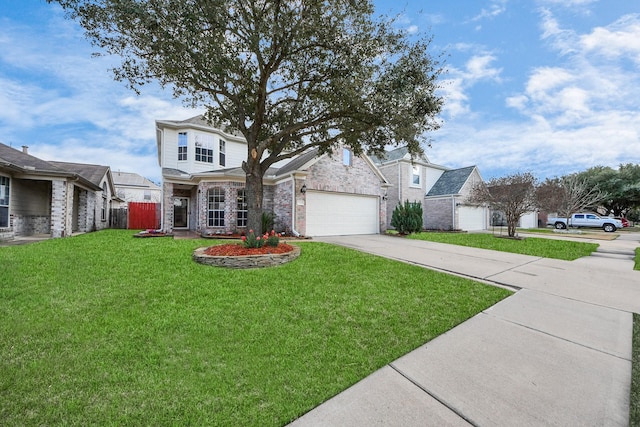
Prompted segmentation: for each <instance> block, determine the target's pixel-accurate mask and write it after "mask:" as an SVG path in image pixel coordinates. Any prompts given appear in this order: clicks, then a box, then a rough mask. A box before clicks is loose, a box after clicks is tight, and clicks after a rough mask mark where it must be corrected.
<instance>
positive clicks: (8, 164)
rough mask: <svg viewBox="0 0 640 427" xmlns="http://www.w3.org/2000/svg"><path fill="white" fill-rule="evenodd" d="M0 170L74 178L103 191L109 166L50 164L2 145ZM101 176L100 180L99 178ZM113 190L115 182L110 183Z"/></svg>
mask: <svg viewBox="0 0 640 427" xmlns="http://www.w3.org/2000/svg"><path fill="white" fill-rule="evenodd" d="M0 168H5V169H9V170H12V171H14V172H17V173H21V174H25V175H37V176H43V175H45V176H47V175H48V176H60V177H65V178H74V179H77V180H78V181H79V182H81V183H82V184H83V185H85V186H87V187H89V188H91V189H92V190H94V191H99V190H102V187H100V181H101V179H102V177H103V176H104V174H105V173H107V172H108V171H109V166H98V165H85V164H81V163H65V162H53V161H51V162H49V161H46V160H42V159H39V158H37V157H35V156H32V155H30V154H28V153H25V152H23V151H20V150H16V149H15V148H12V147H9V146H8V145H5V144H2V143H0ZM98 175H99V178H97V176H98ZM110 185H111V186H112V190H113V181H110Z"/></svg>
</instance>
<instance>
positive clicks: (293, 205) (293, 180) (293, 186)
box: [291, 176, 300, 237]
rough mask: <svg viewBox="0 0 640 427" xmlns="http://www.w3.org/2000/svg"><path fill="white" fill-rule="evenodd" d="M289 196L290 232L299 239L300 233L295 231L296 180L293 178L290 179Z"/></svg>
mask: <svg viewBox="0 0 640 427" xmlns="http://www.w3.org/2000/svg"><path fill="white" fill-rule="evenodd" d="M291 191H292V193H291V195H292V196H293V197H292V199H293V200H292V203H291V232H292V233H293V235H294V236H296V237H300V233H298V232H297V231H296V229H295V226H296V178H295V177H294V176H292V177H291Z"/></svg>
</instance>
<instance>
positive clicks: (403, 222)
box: [391, 200, 422, 234]
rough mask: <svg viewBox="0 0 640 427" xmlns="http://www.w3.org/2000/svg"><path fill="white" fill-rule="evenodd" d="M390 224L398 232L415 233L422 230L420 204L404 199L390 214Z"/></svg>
mask: <svg viewBox="0 0 640 427" xmlns="http://www.w3.org/2000/svg"><path fill="white" fill-rule="evenodd" d="M391 226H392V227H394V228H395V229H396V230H397V231H398V233H400V234H410V233H417V232H419V231H421V230H422V204H421V203H420V202H410V201H409V200H406V201H405V202H404V205H403V204H401V203H398V205H397V206H396V208H395V209H394V210H393V214H392V215H391Z"/></svg>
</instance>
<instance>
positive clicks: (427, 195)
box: [372, 147, 489, 231]
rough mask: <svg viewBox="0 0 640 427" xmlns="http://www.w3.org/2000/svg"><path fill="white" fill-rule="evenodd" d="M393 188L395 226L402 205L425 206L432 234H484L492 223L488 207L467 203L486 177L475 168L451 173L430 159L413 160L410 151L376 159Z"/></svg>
mask: <svg viewBox="0 0 640 427" xmlns="http://www.w3.org/2000/svg"><path fill="white" fill-rule="evenodd" d="M372 159H373V161H374V163H375V164H376V165H377V166H378V169H379V170H380V171H381V172H382V174H383V175H384V176H385V178H386V179H387V181H388V182H389V183H390V184H392V185H393V187H392V188H391V189H389V192H388V195H387V198H388V203H387V220H388V221H389V222H388V226H390V225H391V217H392V214H393V210H394V209H395V207H396V206H397V205H398V203H404V202H405V201H406V200H409V201H410V202H420V203H422V210H423V215H424V218H423V222H424V228H426V229H432V230H469V231H470V230H484V229H486V228H487V225H488V223H489V218H488V215H489V214H488V210H487V208H485V207H478V206H475V205H470V204H468V203H467V202H466V199H467V196H468V195H469V192H470V191H471V188H472V187H473V185H474V184H475V183H476V182H479V181H482V177H481V176H480V173H479V172H478V169H477V168H476V167H475V166H470V167H466V168H461V169H450V168H447V167H444V166H439V165H436V164H433V163H431V162H429V159H428V158H427V157H426V156H421V157H418V158H414V159H412V158H411V155H410V154H409V151H408V150H407V148H406V147H401V148H396V149H394V150H391V151H389V152H387V155H386V156H385V158H378V157H373V158H372Z"/></svg>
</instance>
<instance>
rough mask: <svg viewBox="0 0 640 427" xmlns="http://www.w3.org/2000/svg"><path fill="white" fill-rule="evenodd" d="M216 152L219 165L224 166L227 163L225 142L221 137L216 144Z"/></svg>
mask: <svg viewBox="0 0 640 427" xmlns="http://www.w3.org/2000/svg"><path fill="white" fill-rule="evenodd" d="M218 153H219V156H220V158H219V160H220V162H219V163H220V166H226V163H227V159H226V157H227V143H226V142H225V141H224V140H223V139H221V140H220V144H219V145H218Z"/></svg>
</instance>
